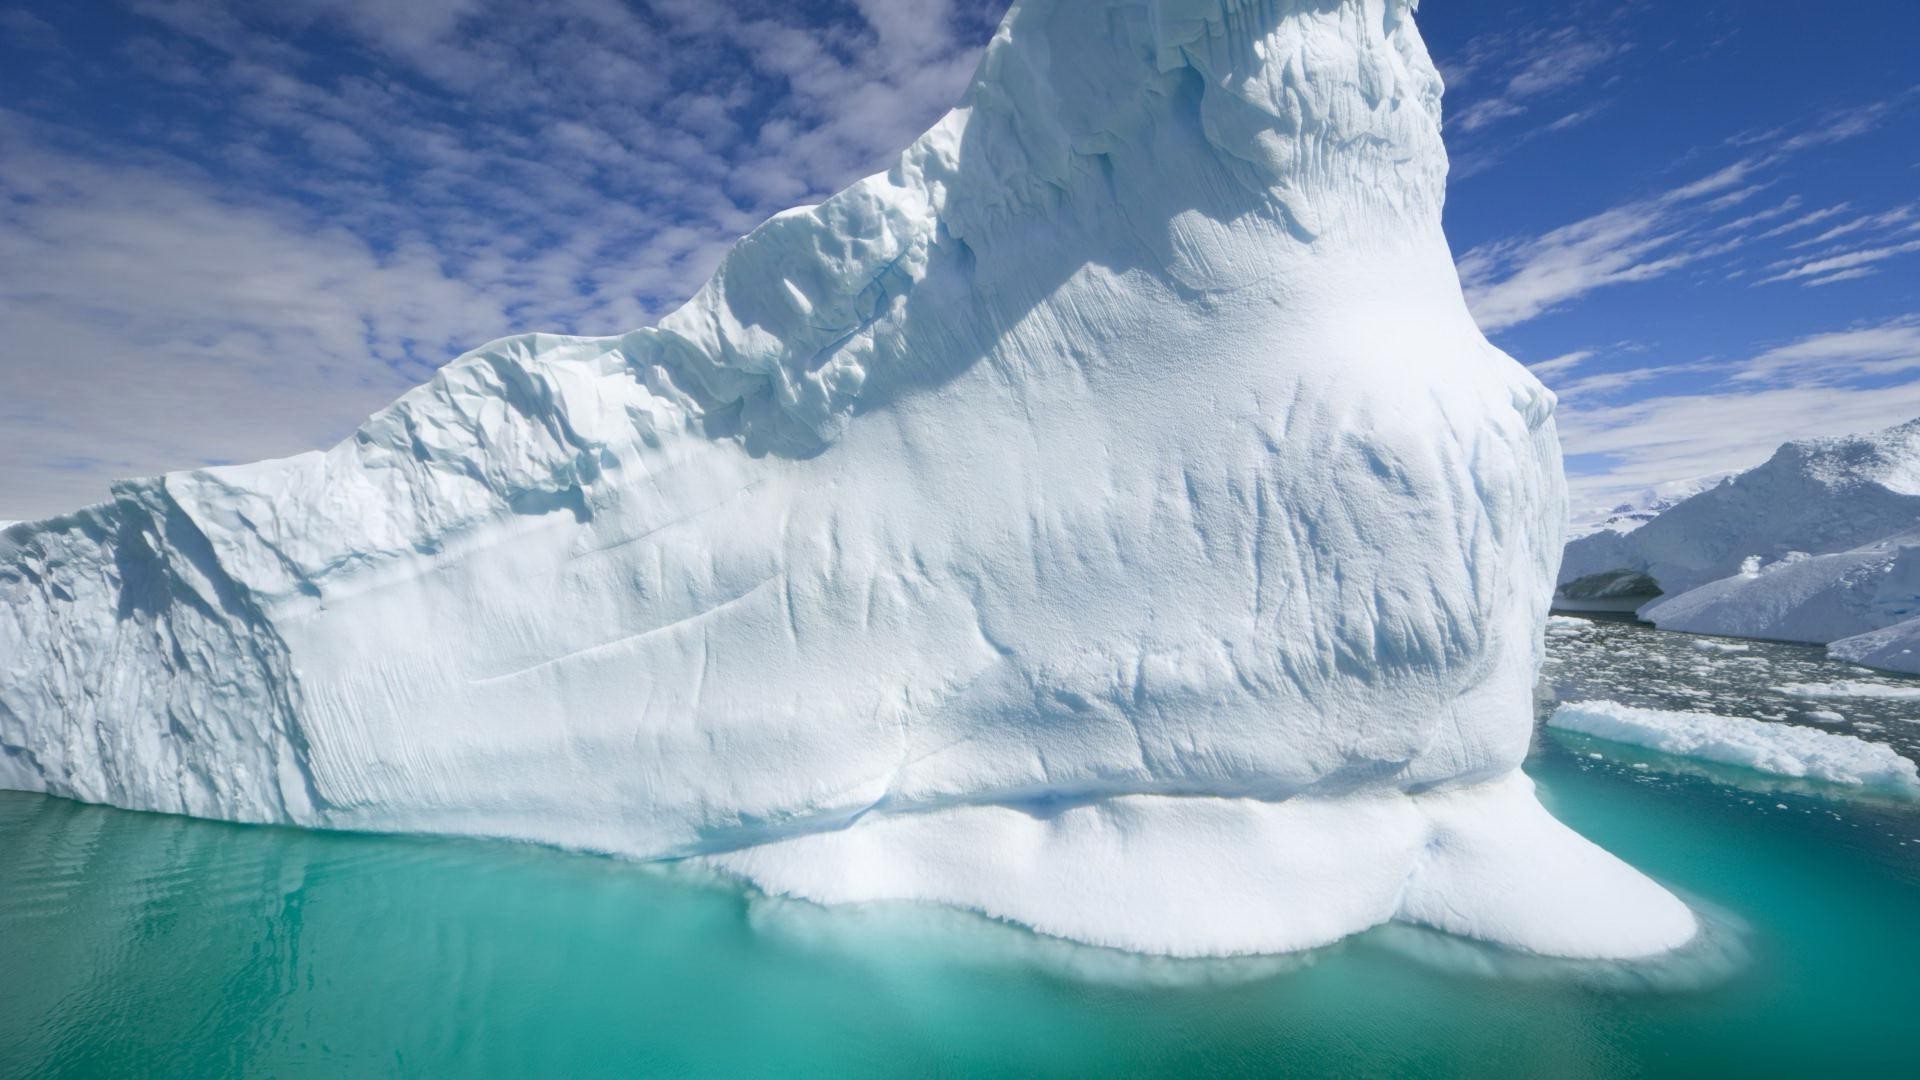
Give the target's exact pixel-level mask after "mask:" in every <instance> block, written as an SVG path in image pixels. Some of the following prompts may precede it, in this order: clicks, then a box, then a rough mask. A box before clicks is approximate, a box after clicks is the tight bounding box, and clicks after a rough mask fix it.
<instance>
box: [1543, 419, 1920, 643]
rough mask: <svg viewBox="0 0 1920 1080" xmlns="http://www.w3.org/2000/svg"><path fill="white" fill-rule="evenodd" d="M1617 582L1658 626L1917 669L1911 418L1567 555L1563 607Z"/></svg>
mask: <svg viewBox="0 0 1920 1080" xmlns="http://www.w3.org/2000/svg"><path fill="white" fill-rule="evenodd" d="M1623 582H1627V583H1630V584H1635V585H1636V586H1638V587H1639V589H1640V592H1639V594H1637V596H1636V601H1637V602H1638V604H1639V611H1640V614H1641V616H1642V617H1643V618H1646V619H1649V620H1651V621H1652V622H1653V623H1654V624H1655V625H1657V626H1659V627H1660V628H1662V629H1666V630H1685V631H1691V632H1694V633H1704V634H1723V635H1728V636H1732V637H1755V638H1771V639H1775V640H1780V641H1805V642H1814V643H1822V644H1826V645H1827V649H1828V651H1829V652H1830V653H1832V654H1833V655H1834V656H1836V657H1839V658H1841V659H1844V660H1851V661H1854V662H1856V663H1861V664H1867V665H1871V666H1874V667H1881V668H1887V669H1890V670H1895V671H1906V672H1913V673H1920V420H1912V421H1909V422H1907V423H1905V424H1901V425H1898V426H1896V427H1892V428H1888V429H1887V430H1885V431H1879V432H1873V433H1871V434H1866V435H1848V436H1841V437H1835V438H1825V439H1808V440H1805V441H1800V442H1790V443H1787V444H1785V445H1783V446H1781V447H1780V449H1779V450H1778V451H1776V452H1775V453H1774V455H1773V457H1772V458H1770V459H1769V460H1768V461H1766V462H1765V463H1764V464H1762V465H1759V466H1757V467H1755V468H1753V469H1750V470H1748V471H1747V472H1744V473H1741V474H1740V475H1738V476H1736V477H1734V478H1732V479H1730V480H1728V481H1725V482H1724V483H1722V484H1720V485H1719V486H1717V487H1713V488H1710V489H1708V490H1707V491H1704V492H1702V493H1701V494H1698V495H1695V496H1693V497H1692V498H1689V499H1686V500H1684V501H1682V502H1680V503H1678V504H1676V505H1674V506H1673V507H1671V508H1669V509H1667V510H1666V511H1664V512H1662V513H1661V514H1659V515H1658V516H1657V517H1655V518H1654V519H1653V520H1652V521H1650V522H1648V523H1646V524H1644V525H1642V526H1640V527H1639V528H1637V529H1635V530H1634V531H1632V532H1630V533H1620V532H1616V531H1606V532H1598V533H1595V534H1593V535H1592V536H1588V537H1583V538H1581V539H1579V540H1576V541H1574V542H1573V543H1571V544H1568V545H1567V551H1566V559H1565V561H1564V562H1563V563H1562V565H1561V568H1560V588H1561V591H1562V593H1563V594H1564V595H1565V596H1566V597H1568V598H1570V599H1572V600H1574V601H1575V602H1576V603H1577V602H1579V601H1580V600H1583V599H1599V598H1604V597H1605V596H1606V595H1629V594H1630V593H1631V590H1625V591H1623V585H1622V584H1621V583H1623ZM1609 590H1611V593H1609Z"/></svg>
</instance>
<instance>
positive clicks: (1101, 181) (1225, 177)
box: [0, 0, 1695, 957]
mask: <svg viewBox="0 0 1920 1080" xmlns="http://www.w3.org/2000/svg"><path fill="white" fill-rule="evenodd" d="M1412 8H1413V4H1412V3H1411V2H1408V0H1315V2H1308V0H1273V2H1264V3H1259V2H1255V3H1241V2H1233V0H1227V2H1223V0H1154V2H1130V0H1025V2H1021V3H1018V4H1016V5H1015V6H1014V8H1013V9H1012V10H1011V11H1010V12H1009V13H1008V14H1007V16H1006V18H1005V20H1004V22H1003V23H1002V25H1001V26H1000V28H999V30H998V32H997V33H996V34H995V36H994V38H993V41H992V43H991V44H990V46H989V47H988V49H987V50H986V53H985V55H984V57H983V59H982V61H981V65H980V69H979V72H978V74H977V75H976V77H975V80H974V82H973V84H972V86H971V88H970V89H969V91H968V92H967V94H966V96H965V98H964V99H963V101H962V102H961V103H960V105H959V106H958V107H956V108H955V109H954V110H953V111H952V112H950V113H949V114H947V115H946V116H945V117H944V118H943V119H942V120H940V121H939V122H938V123H937V124H936V125H935V126H934V127H933V128H932V129H931V130H930V131H928V132H927V133H926V134H925V135H923V136H922V137H921V138H920V139H918V140H917V141H916V142H914V143H913V145H911V146H910V147H908V148H907V149H906V150H905V151H904V152H902V154H901V155H900V157H899V158H898V160H897V161H896V162H895V163H894V164H893V165H892V166H891V167H890V168H889V169H888V170H887V171H886V172H884V173H881V174H878V175H875V176H872V177H869V178H867V179H865V180H862V181H860V182H858V183H856V184H854V185H853V186H851V187H849V188H848V189H846V190H845V191H843V192H841V193H839V194H837V195H835V196H834V197H832V198H831V199H829V200H827V201H826V202H824V203H822V204H820V205H818V206H814V207H808V208H802V209H798V210H793V211H789V212H786V213H783V214H780V215H777V216H775V217H774V218H772V219H771V220H769V221H768V222H766V223H765V224H764V225H762V226H761V227H760V228H758V229H756V230H755V231H754V232H753V233H752V234H751V235H749V236H747V237H746V238H744V239H743V240H741V241H740V242H739V244H738V245H737V246H736V247H735V248H734V249H733V250H732V251H731V252H730V253H729V254H728V255H727V256H726V258H725V259H724V261H723V262H722V264H721V266H720V268H719V270H718V271H717V272H716V273H715V275H714V277H713V279H712V280H711V281H710V282H708V283H707V284H706V285H705V286H704V287H703V288H702V289H701V290H700V291H699V292H698V293H697V294H696V295H695V296H694V297H693V298H692V299H691V300H690V301H688V302H687V304H686V305H685V306H683V307H681V308H680V309H678V310H677V311H675V312H673V313H672V314H670V315H668V316H666V317H665V318H663V319H661V320H660V322H659V323H658V325H657V326H653V327H648V328H643V329H639V330H635V331H633V332H631V333H628V334H625V335H621V336H618V337H611V338H591V339H589V338H563V337H553V336H547V335H529V336H521V337H514V338H509V339H505V340H502V341H497V342H494V343H492V344H490V345H487V346H485V347H483V348H481V349H479V350H476V351H475V352H472V353H470V354H468V355H466V356H463V357H461V358H459V359H458V360H456V361H454V362H453V363H451V364H449V365H448V366H447V367H446V368H444V369H443V370H442V371H441V372H440V373H439V374H438V375H436V376H435V377H434V379H433V380H432V381H431V382H429V383H428V384H426V385H424V386H422V387H420V388H418V389H416V390H414V391H412V392H410V393H408V394H407V395H406V396H404V397H402V398H401V399H400V400H399V401H397V402H395V403H394V404H393V405H391V406H390V407H388V408H386V409H385V410H383V411H381V412H380V413H378V414H376V415H375V416H373V417H372V418H371V419H369V420H368V421H367V422H366V424H365V425H364V426H363V427H362V428H361V429H360V430H359V431H358V432H357V433H356V434H355V435H354V436H353V437H351V438H350V439H348V440H347V441H345V442H343V443H341V444H340V445H338V446H335V447H333V448H332V449H330V450H327V451H325V452H315V453H308V454H303V455H299V456H296V457H292V458H287V459H284V460H278V461H268V462H262V463H258V464H253V465H245V466H237V467H222V468H210V469H203V470H196V471H191V472H181V473H173V474H169V475H166V476H163V477H159V478H156V479H149V480H139V481H130V482H126V483H123V484H120V485H119V486H117V487H116V489H115V491H114V497H113V498H112V500H111V501H109V502H107V503H105V504H102V505H99V506H95V507H91V508H89V509H86V510H83V511H80V512H78V513H75V514H72V515H69V516H65V517H60V518H55V519H51V520H47V521H42V522H38V523H31V524H24V525H16V526H13V527H11V528H9V529H8V530H7V531H6V532H5V533H4V539H3V540H0V596H4V602H5V608H4V614H3V615H0V784H4V785H5V786H10V787H17V788H27V789H36V790H45V791H49V792H53V793H56V794H60V795H66V796H70V797H73V798H78V799H84V800H88V801H95V802H105V803H113V804H116V805H120V806H127V807H135V808H144V809H152V810H162V811H171V812H178V813H186V814H194V815H201V816H207V817H217V818H228V819H233V820H239V821H255V822H284V823H292V824H298V825H306V826H316V827H332V828H352V829H373V830H405V831H425V832H451V833H468V834H478V835H487V836H498V837H512V838H520V839H526V840H534V841H540V842H546V843H552V844H558V845H564V846H568V847H575V848H582V849H590V850H597V851H605V852H612V853H618V854H623V855H627V856H632V857H638V858H645V859H677V858H692V859H699V860H703V861H706V862H708V863H710V864H712V865H714V866H716V867H719V868H721V869H723V870H726V871H729V872H732V873H736V874H739V875H743V876H745V877H747V878H750V879H751V880H753V881H755V882H757V883H758V884H759V885H761V886H762V887H764V888H766V889H768V890H771V891H776V892H781V893H788V894H792V895H796V896H801V897H806V898H811V899H815V900H820V901H826V902H835V901H849V902H854V901H869V900H921V901H935V902H941V903H947V904H953V905H957V906H961V907H965V908H969V909H973V910H976V911H979V912H982V913H985V914H987V915H990V916H994V917H999V918H1004V919H1008V920H1011V921H1015V922H1019V923H1022V924H1025V925H1028V926H1031V927H1033V928H1034V929H1036V930H1039V931H1041V932H1044V933H1048V934H1055V935H1061V936H1065V937H1069V938H1074V939H1078V940H1082V941H1087V942H1092V943H1097V944H1102V945H1109V946H1116V947H1121V948H1127V949H1135V950H1143V951H1151V952H1162V953H1168V954H1177V955H1221V954H1234V953H1252V952H1272V951H1283V950H1290V949H1297V948H1304V947H1310V946H1314V945H1319V944H1323V943H1326V942H1329V941H1333V940H1335V939H1338V938H1340V937H1342V936H1344V935H1347V934H1350V933H1353V932H1356V931H1359V930H1362V929H1365V928H1367V927H1369V926H1373V925H1376V924H1379V923H1381V922H1384V921H1387V920H1391V919H1402V920H1406V921H1410V922H1415V923H1420V924H1425V925H1429V926H1433V927H1437V928H1440V929H1443V930H1448V931H1454V932H1458V933H1462V934H1468V935H1474V936H1478V937H1481V938H1484V939H1488V940H1492V941H1496V942H1500V943H1504V944H1508V945H1511V946H1515V947H1518V948H1523V949H1528V950H1533V951H1537V952H1542V953H1550V954H1556V955H1567V956H1581V957H1632V956H1642V955H1650V954H1656V953H1659V952H1662V951H1664V950H1667V949H1670V948H1673V947H1676V946H1678V945H1680V944H1682V943H1684V942H1686V941H1687V940H1688V939H1690V938H1691V936H1692V935H1693V934H1694V932H1695V922H1694V918H1693V916H1692V914H1691V913H1690V912H1689V911H1688V909H1687V908H1686V906H1685V905H1684V904H1682V903H1680V902H1679V901H1678V900H1676V899H1675V898H1674V897H1672V896H1671V895H1670V894H1669V893H1667V892H1666V891H1665V890H1663V889H1662V888H1660V887H1659V886H1658V885H1656V884H1654V883H1653V882H1651V881H1650V880H1648V879H1647V878H1645V877H1643V876H1642V875H1641V874H1639V873H1638V872H1637V871H1635V870H1633V869H1632V868H1630V867H1628V866H1627V865H1626V864H1624V863H1622V862H1621V861H1619V860H1618V859H1616V858H1614V857H1613V856H1611V855H1609V854H1607V853H1606V852H1604V851H1602V850H1600V849H1599V848H1598V847H1596V846H1594V845H1593V844H1591V843H1589V842H1588V841H1586V840H1585V839H1583V838H1581V837H1580V836H1578V835H1577V834H1575V833H1574V832H1572V831H1571V830H1569V829H1567V828H1566V827H1565V826H1563V825H1561V824H1560V823H1559V822H1557V821H1556V820H1554V819H1553V818H1552V817H1551V816H1549V815H1548V814H1547V813H1546V811H1545V810H1544V809H1543V808H1542V807H1541V806H1540V805H1539V803H1538V802H1537V800H1536V799H1535V796H1534V793H1533V790H1532V787H1531V784H1530V782H1529V781H1528V780H1527V779H1526V778H1525V776H1524V775H1522V774H1521V773H1520V772H1519V771H1518V766H1519V764H1520V762H1521V759H1522V757H1523V756H1524V755H1525V753H1526V750H1527V746H1528V742H1529V738H1530V735H1531V732H1532V716H1531V699H1530V693H1531V687H1532V683H1533V681H1534V675H1535V671H1536V667H1537V665H1538V663H1539V660H1540V655H1541V648H1542V628H1543V623H1544V620H1545V617H1546V609H1547V605H1548V600H1549V596H1550V593H1551V589H1552V583H1553V578H1554V571H1555V568H1556V564H1557V560H1558V555H1559V550H1560V541H1561V531H1562V525H1561V522H1562V521H1563V518H1564V513H1565V495H1564V489H1563V482H1562V479H1561V473H1560V464H1559V458H1558V448H1557V446H1558V444H1557V441H1556V436H1555V433H1554V426H1553V420H1552V414H1553V408H1554V402H1553V398H1552V396H1551V395H1550V394H1549V393H1548V392H1547V391H1546V390H1545V389H1544V388H1542V387H1541V385H1540V384H1539V383H1538V382H1537V381H1536V380H1535V379H1533V378H1532V377H1531V376H1530V375H1528V374H1527V373H1526V372H1525V370H1524V369H1523V368H1521V367H1520V366H1519V365H1518V364H1516V363H1514V362H1513V361H1511V360H1510V359H1508V358H1507V357H1506V356H1504V355H1503V354H1501V353H1500V352H1499V351H1497V350H1496V349H1494V348H1493V347H1492V346H1491V345H1489V344H1488V343H1487V342H1486V341H1485V340H1484V339H1483V338H1482V336H1481V335H1480V333H1479V331H1478V330H1477V329H1476V328H1475V326H1474V324H1473V322H1472V320H1471V318H1470V317H1469V316H1468V313H1467V310H1466V307H1465V305H1464V303H1463V301H1462V299H1461V294H1460V287H1459V283H1458V280H1457V278H1456V276H1455V273H1454V269H1453V266H1452V262H1451V259H1450V257H1449V253H1448V250H1447V244H1446V241H1445V238H1444V237H1443V235H1442V233H1441V229H1440V210H1441V200H1442V193H1443V184H1444V179H1445V173H1446V156H1445V151H1444V149H1443V147H1442V144H1441V138H1440V94H1441V84H1440V80H1439V78H1438V76H1437V75H1436V73H1435V71H1434V68H1433V65H1432V63H1431V62H1430V61H1429V59H1428V57H1427V54H1426V51H1425V48H1424V46H1423V45H1422V43H1421V40H1420V37H1419V35H1418V32H1417V30H1416V29H1415V27H1414V24H1413V21H1412Z"/></svg>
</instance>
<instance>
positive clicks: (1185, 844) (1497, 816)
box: [701, 772, 1698, 960]
mask: <svg viewBox="0 0 1920 1080" xmlns="http://www.w3.org/2000/svg"><path fill="white" fill-rule="evenodd" d="M701 861H703V862H705V863H707V864H708V865H711V866H713V867H716V868H718V869H720V870H723V871H725V872H728V873H731V874H735V875H737V876H740V877H743V878H746V879H748V880H750V881H752V882H754V883H755V884H757V885H758V886H760V887H761V888H763V889H766V890H767V891H768V892H772V893H777V894H781V895H786V896H792V897H797V898H801V899H806V900H812V901H815V902H818V903H826V904H847V903H863V902H874V901H921V902H934V903H942V904H949V905H953V906H956V907H961V908H966V909H969V910H972V911H975V912H978V913H980V914H983V915H986V916H989V917H992V918H997V919H1004V920H1007V921H1010V922H1014V923H1019V924H1021V925H1024V926H1027V927H1030V928H1032V929H1033V930H1035V931H1037V932H1039V933H1042V934H1046V935H1049V936H1053V937H1061V938H1068V939H1072V940H1075V941H1080V942H1084V943H1087V944H1091V945H1100V946H1107V947H1112V948H1118V949H1125V950H1128V951H1133V952H1145V953H1155V954H1162V955H1169V956H1190V957H1218V956H1237V955H1259V954H1273V953H1285V952H1293V951H1297V950H1301V949H1310V948H1314V947H1317V946H1322V945H1326V944H1330V943H1332V942H1334V941H1337V940H1339V939H1340V938H1343V937H1346V936H1348V935H1350V934H1354V933H1358V932H1360V931H1362V930H1366V929H1368V928H1370V927H1374V926H1378V925H1380V924H1382V923H1386V922H1389V921H1395V920H1397V921H1401V922H1406V923H1413V924H1417V925H1422V926H1427V927H1432V928H1434V929H1437V930H1442V931H1446V932H1449V933H1454V934H1459V935H1462V936H1466V937H1472V938H1477V939H1480V940H1483V941H1488V942H1492V943H1495V944H1498V945H1503V946H1507V947H1509V948H1514V949H1519V950H1523V951H1526V952H1531V953H1536V954H1540V955H1544V956H1554V957H1566V958H1573V959H1603V960H1625V959H1636V958H1641V957H1649V956H1655V955H1659V954H1662V953H1666V952H1669V951H1671V950H1674V949H1676V948H1679V947H1681V946H1683V945H1685V944H1687V943H1688V942H1690V941H1691V940H1692V939H1693V938H1694V935H1695V934H1696V932H1697V930H1698V923H1697V922H1696V920H1695V918H1694V915H1693V913H1692V912H1691V911H1690V910H1689V909H1688V908H1687V906H1686V905H1685V904H1683V903H1681V902H1680V901H1679V900H1678V899H1676V898H1675V897H1674V896H1673V895H1672V894H1671V893H1669V892H1667V891H1666V890H1665V889H1663V888H1661V887H1660V886H1659V885H1657V884H1655V883H1654V882H1653V881H1651V880H1649V879H1648V878H1646V877H1645V876H1643V875H1641V874H1640V873H1639V872H1638V871H1636V870H1634V869H1633V868H1632V867H1630V866H1628V865H1627V864H1626V863H1624V862H1621V861H1620V860H1619V859H1617V858H1615V857H1614V856H1612V855H1609V854H1608V853H1606V852H1605V851H1603V850H1601V849H1600V848H1599V847H1598V846H1596V845H1594V844H1593V843H1592V842H1590V841H1588V840H1586V839H1584V838H1582V837H1581V836H1580V835H1579V834H1577V833H1575V832H1574V831H1573V830H1571V829H1569V828H1567V827H1566V826H1565V825H1562V824H1560V823H1559V822H1558V821H1556V820H1554V818H1553V817H1552V816H1551V815H1549V814H1548V813H1547V811H1546V810H1545V809H1544V808H1543V807H1542V806H1541V805H1540V803H1539V801H1538V800H1537V799H1536V798H1535V796H1534V791H1533V784H1532V781H1530V780H1528V779H1527V777H1526V776H1525V775H1523V774H1521V773H1518V772H1515V773H1510V774H1508V775H1507V776H1505V777H1503V778H1501V779H1499V780H1495V781H1491V782H1488V783H1484V784H1479V785H1475V786H1472V787H1466V788H1457V789H1452V790H1447V791H1434V792H1427V793H1424V794H1419V795H1408V794H1402V793H1397V792H1396V793H1391V794H1369V795H1355V796H1348V797H1340V798H1307V797H1302V798H1295V799H1288V800H1285V801H1280V802H1266V801H1260V800H1254V799H1234V798H1199V797H1172V796H1161V795H1127V796H1119V797H1114V798H1109V799H1104V800H1100V801H1097V802H1091V803H1083V804H1078V805H1074V806H1070V807H1065V808H1061V809H1058V810H1055V811H1045V810H1036V809H1033V808H1014V807H1009V806H999V805H976V806H963V807H949V808H945V809H941V810H935V811H929V812H923V813H902V814H886V815H869V816H867V817H865V818H862V819H861V820H860V821H859V822H857V823H855V824H854V825H852V826H849V827H848V828H845V829H840V830H836V831H832V832H822V833H810V834H807V835H804V836H798V837H794V838H791V839H787V840H781V841H777V842H774V843H769V844H762V845H759V846H757V847H751V848H745V849H742V850H739V851H733V852H727V853H724V854H719V855H712V856H706V857H703V859H702V860H701Z"/></svg>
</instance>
